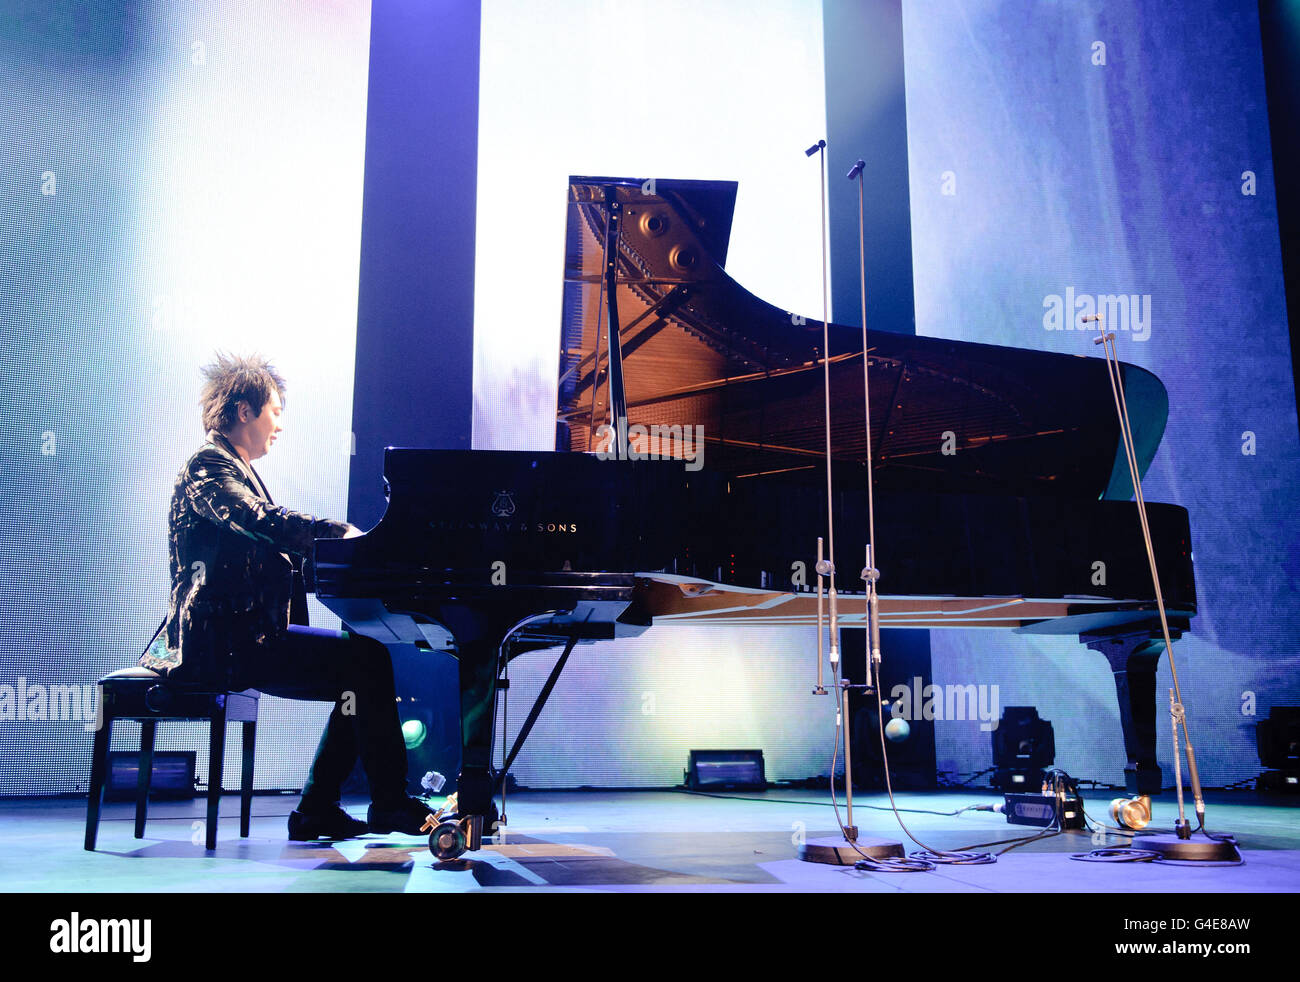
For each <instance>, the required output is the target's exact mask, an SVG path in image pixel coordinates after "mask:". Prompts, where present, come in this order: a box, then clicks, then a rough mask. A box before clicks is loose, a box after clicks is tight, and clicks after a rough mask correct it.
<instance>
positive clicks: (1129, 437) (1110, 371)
mask: <svg viewBox="0 0 1300 982" xmlns="http://www.w3.org/2000/svg"><path fill="white" fill-rule="evenodd" d="M1083 320H1084V321H1101V320H1102V315H1101V314H1089V315H1087V316H1085V317H1084V318H1083ZM1093 344H1100V345H1101V346H1102V348H1103V350H1104V351H1105V353H1106V374H1107V376H1108V377H1109V378H1110V389H1111V395H1112V397H1113V399H1114V402H1115V412H1116V414H1117V415H1118V416H1119V426H1120V435H1121V437H1122V438H1123V441H1124V455H1125V457H1127V459H1128V468H1129V476H1130V478H1131V479H1132V481H1133V498H1134V500H1135V502H1136V504H1137V513H1138V521H1139V522H1140V523H1141V526H1142V541H1143V544H1144V545H1145V547H1146V553H1147V562H1148V563H1149V564H1150V567H1151V582H1152V584H1153V585H1154V587H1155V594H1156V608H1157V609H1158V610H1159V612H1160V629H1161V631H1162V632H1163V634H1164V642H1165V651H1166V652H1167V653H1168V655H1169V672H1170V675H1171V676H1172V679H1173V683H1174V687H1173V692H1174V693H1175V694H1176V695H1177V701H1176V703H1175V706H1177V707H1178V709H1180V710H1181V709H1182V708H1183V706H1184V703H1183V693H1182V689H1181V688H1180V687H1179V685H1178V668H1177V666H1176V665H1175V664H1174V643H1173V641H1172V640H1171V639H1170V636H1169V620H1168V618H1167V617H1166V615H1165V599H1164V594H1163V593H1162V592H1161V590H1160V574H1159V573H1158V572H1157V569H1156V554H1155V549H1154V547H1153V546H1152V545H1151V528H1150V526H1149V524H1148V523H1147V506H1146V498H1145V497H1144V495H1143V494H1142V477H1141V475H1140V474H1139V473H1138V465H1137V453H1136V451H1135V450H1134V448H1133V429H1132V425H1131V424H1130V422H1129V417H1128V401H1127V400H1126V399H1125V398H1124V381H1123V379H1122V378H1121V377H1120V364H1119V354H1118V352H1117V351H1116V350H1115V348H1114V344H1115V333H1114V332H1113V331H1105V330H1104V329H1103V332H1102V334H1101V336H1100V337H1097V338H1094V339H1093ZM1180 717H1181V719H1182V726H1183V745H1184V746H1185V747H1186V749H1187V774H1188V777H1189V778H1190V779H1191V782H1192V800H1193V802H1194V803H1195V807H1196V820H1197V823H1198V827H1199V828H1200V829H1202V830H1204V828H1205V799H1204V797H1203V796H1202V794H1201V779H1200V775H1199V774H1198V772H1197V768H1196V753H1195V751H1194V750H1193V749H1192V737H1191V734H1190V733H1189V732H1188V729H1187V714H1186V712H1185V711H1183V712H1181V713H1178V714H1175V718H1174V725H1175V727H1176V726H1177V725H1178V720H1179V718H1180ZM1179 783H1180V785H1181V769H1180V773H1179ZM1180 790H1181V787H1180ZM1189 834H1190V833H1189ZM1207 835H1208V833H1207ZM1179 837H1180V838H1183V835H1182V830H1181V829H1180V830H1179Z"/></svg>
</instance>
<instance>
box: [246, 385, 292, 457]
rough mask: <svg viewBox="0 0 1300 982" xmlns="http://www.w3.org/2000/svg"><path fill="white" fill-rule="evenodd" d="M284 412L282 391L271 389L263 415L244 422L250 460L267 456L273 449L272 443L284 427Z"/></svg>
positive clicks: (263, 408)
mask: <svg viewBox="0 0 1300 982" xmlns="http://www.w3.org/2000/svg"><path fill="white" fill-rule="evenodd" d="M283 412H284V407H283V406H281V405H280V393H279V392H277V391H276V390H275V389H271V398H269V399H267V400H266V405H265V406H263V407H262V415H260V416H257V417H253V418H250V419H249V420H248V422H246V423H245V424H244V433H245V442H244V445H245V447H246V448H247V449H248V457H249V459H250V460H257V459H258V458H260V457H265V456H266V455H267V453H269V452H270V450H271V444H273V443H274V442H275V438H276V437H277V436H278V435H279V433H280V431H281V430H283V429H284V427H283V426H282V425H281V423H280V416H281V414H282V413H283Z"/></svg>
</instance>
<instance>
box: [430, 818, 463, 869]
mask: <svg viewBox="0 0 1300 982" xmlns="http://www.w3.org/2000/svg"><path fill="white" fill-rule="evenodd" d="M464 851H465V830H464V829H463V828H461V825H460V822H443V823H442V824H441V825H439V826H438V827H437V828H435V829H434V830H433V831H432V832H430V833H429V852H431V853H433V855H434V856H435V857H436V858H437V859H440V860H442V861H444V862H445V861H447V860H449V859H456V858H457V857H458V856H460V855H461V853H463V852H464Z"/></svg>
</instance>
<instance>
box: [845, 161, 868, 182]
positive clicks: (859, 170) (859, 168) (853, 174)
mask: <svg viewBox="0 0 1300 982" xmlns="http://www.w3.org/2000/svg"><path fill="white" fill-rule="evenodd" d="M866 166H867V162H866V161H865V160H863V159H862V158H861V157H859V158H858V162H857V163H856V164H854V165H853V170H851V171H849V172H848V174H846V175H845V176H846V177H848V179H849V180H850V181H851V180H853V179H854V178H855V177H857V176H858V175H859V174H861V173H862V168H864V167H866Z"/></svg>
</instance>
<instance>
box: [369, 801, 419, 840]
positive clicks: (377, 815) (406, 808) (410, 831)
mask: <svg viewBox="0 0 1300 982" xmlns="http://www.w3.org/2000/svg"><path fill="white" fill-rule="evenodd" d="M434 811H435V809H433V808H430V807H429V806H428V805H426V804H425V803H424V802H423V801H421V800H420V799H419V798H402V799H401V800H399V801H397V802H394V803H392V804H383V805H371V806H370V809H369V810H368V811H367V812H366V821H367V823H368V824H369V825H370V831H371V832H380V833H385V832H402V833H405V834H406V835H425V834H427V833H428V832H429V829H427V828H423V826H424V824H425V822H427V821H428V819H429V817H430V816H431V815H432V814H433V813H434Z"/></svg>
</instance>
